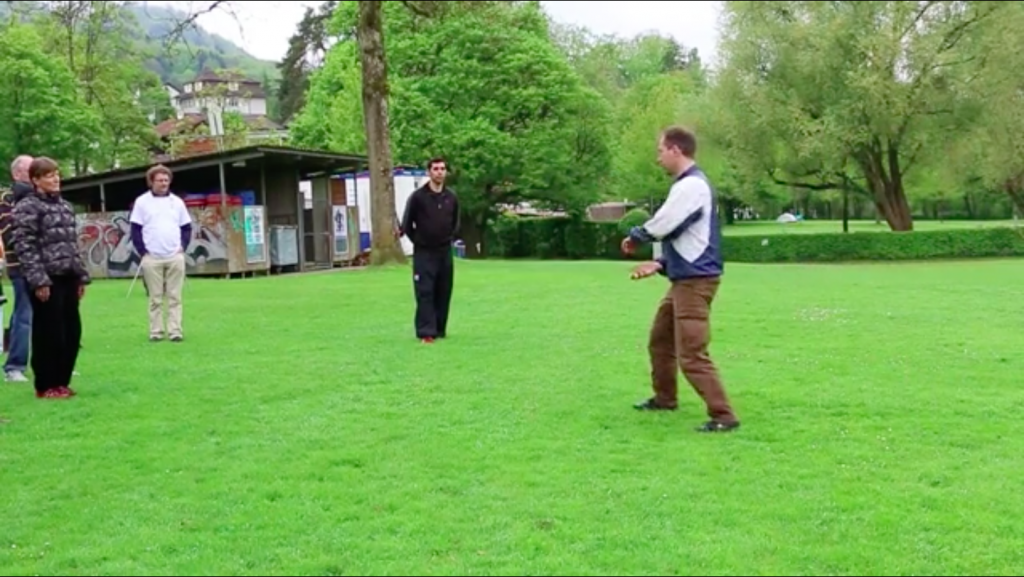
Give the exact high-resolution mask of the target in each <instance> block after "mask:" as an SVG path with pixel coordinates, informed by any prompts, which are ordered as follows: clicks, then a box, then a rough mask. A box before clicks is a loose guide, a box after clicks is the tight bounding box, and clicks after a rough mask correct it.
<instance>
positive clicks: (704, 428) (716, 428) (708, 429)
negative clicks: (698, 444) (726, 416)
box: [697, 421, 740, 433]
mask: <svg viewBox="0 0 1024 577" xmlns="http://www.w3.org/2000/svg"><path fill="white" fill-rule="evenodd" d="M738 428H740V422H739V421H733V422H731V423H723V422H722V421H708V422H706V423H704V424H703V425H701V426H699V427H697V432H698V433H729V432H732V431H735V430H736V429H738Z"/></svg>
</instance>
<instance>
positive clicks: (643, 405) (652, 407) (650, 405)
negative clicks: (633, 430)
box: [633, 397, 677, 411]
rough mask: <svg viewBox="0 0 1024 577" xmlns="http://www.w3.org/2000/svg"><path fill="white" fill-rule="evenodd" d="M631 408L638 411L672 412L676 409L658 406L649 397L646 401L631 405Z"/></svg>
mask: <svg viewBox="0 0 1024 577" xmlns="http://www.w3.org/2000/svg"><path fill="white" fill-rule="evenodd" d="M633 408H634V409H636V410H638V411H674V410H676V408H677V407H666V406H664V405H659V404H658V403H657V402H656V401H655V400H654V398H653V397H651V398H650V399H647V400H646V401H640V402H639V403H637V404H635V405H633Z"/></svg>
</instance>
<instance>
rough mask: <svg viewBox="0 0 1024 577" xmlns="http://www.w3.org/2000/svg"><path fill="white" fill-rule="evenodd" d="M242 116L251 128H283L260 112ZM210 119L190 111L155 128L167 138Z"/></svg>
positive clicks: (258, 129) (256, 129)
mask: <svg viewBox="0 0 1024 577" xmlns="http://www.w3.org/2000/svg"><path fill="white" fill-rule="evenodd" d="M241 117H242V120H243V121H244V122H245V125H246V126H248V127H249V130H253V131H263V130H281V129H282V126H281V125H279V124H278V123H276V122H274V121H273V120H271V119H269V118H267V117H266V116H263V115H260V114H242V115H241ZM208 121H209V119H208V118H207V116H206V115H205V114H199V113H196V112H188V113H186V114H184V115H183V116H182V117H181V118H168V119H167V120H165V121H163V122H161V123H160V124H157V125H156V127H155V129H154V130H156V133H157V135H158V136H160V138H167V137H168V136H171V135H172V134H174V133H175V132H179V131H182V130H192V129H194V128H195V127H197V126H200V125H202V124H206V123H207V122H208Z"/></svg>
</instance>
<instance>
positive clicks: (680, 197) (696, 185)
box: [643, 176, 711, 240]
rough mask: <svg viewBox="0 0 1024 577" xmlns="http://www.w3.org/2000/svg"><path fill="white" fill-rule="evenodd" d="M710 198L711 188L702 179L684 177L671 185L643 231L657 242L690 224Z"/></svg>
mask: <svg viewBox="0 0 1024 577" xmlns="http://www.w3.org/2000/svg"><path fill="white" fill-rule="evenodd" d="M709 196H711V187H709V186H708V183H707V182H704V179H702V178H698V177H695V176H690V177H686V178H684V179H682V180H680V181H679V182H677V183H675V184H673V185H672V189H671V190H670V191H669V193H668V198H667V199H665V202H664V204H662V205H661V208H659V209H658V212H655V213H654V216H652V217H651V219H650V220H648V221H647V222H646V223H644V226H643V228H644V230H645V231H646V232H647V234H649V235H651V236H653V237H654V238H655V239H657V240H661V239H663V238H665V237H666V236H668V235H670V234H672V233H673V232H675V231H676V229H678V228H679V227H680V226H682V225H683V224H686V223H687V222H688V221H691V222H692V220H693V219H692V218H691V217H693V216H694V215H695V214H698V213H699V211H700V209H701V207H703V206H704V205H705V203H706V201H707V199H708V197H709Z"/></svg>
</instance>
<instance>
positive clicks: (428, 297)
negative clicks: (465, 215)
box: [412, 247, 455, 339]
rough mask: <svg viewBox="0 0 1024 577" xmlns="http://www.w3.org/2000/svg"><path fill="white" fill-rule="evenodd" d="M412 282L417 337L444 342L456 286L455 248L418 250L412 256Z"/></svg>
mask: <svg viewBox="0 0 1024 577" xmlns="http://www.w3.org/2000/svg"><path fill="white" fill-rule="evenodd" d="M412 279H413V288H414V290H415V294H416V336H417V337H418V338H421V339H425V338H435V337H437V338H444V337H445V336H446V332H447V330H448V308H449V305H450V304H451V301H452V287H453V285H454V282H455V263H454V262H452V251H451V248H450V247H449V248H444V249H435V250H424V249H421V248H416V252H415V253H413V255H412Z"/></svg>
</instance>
